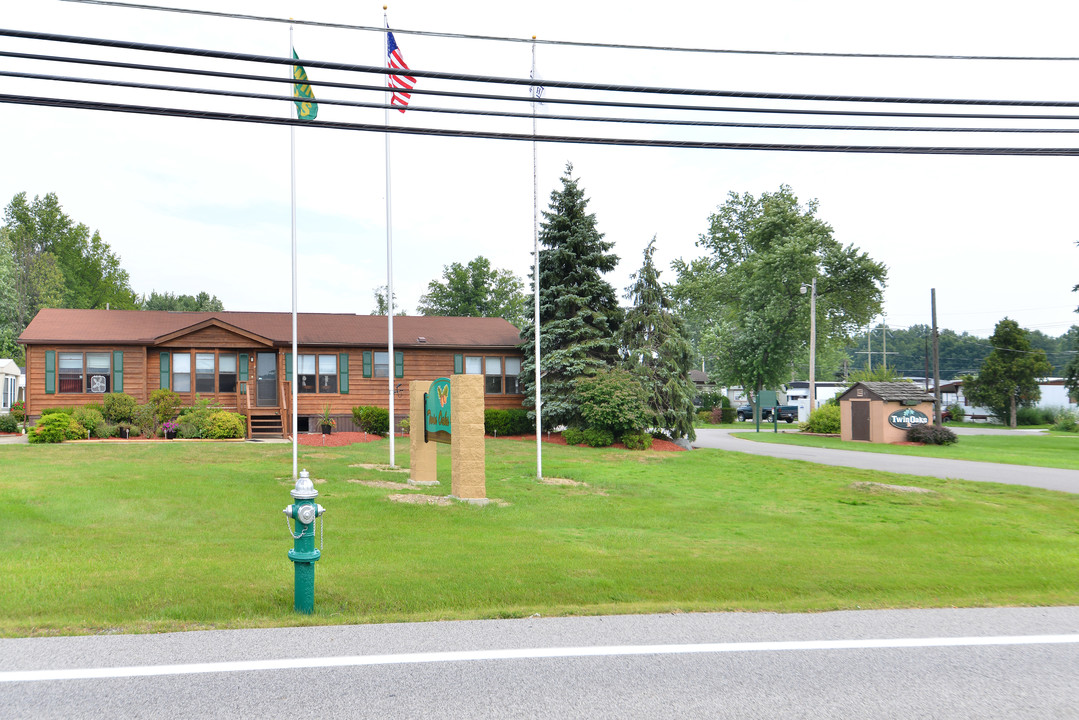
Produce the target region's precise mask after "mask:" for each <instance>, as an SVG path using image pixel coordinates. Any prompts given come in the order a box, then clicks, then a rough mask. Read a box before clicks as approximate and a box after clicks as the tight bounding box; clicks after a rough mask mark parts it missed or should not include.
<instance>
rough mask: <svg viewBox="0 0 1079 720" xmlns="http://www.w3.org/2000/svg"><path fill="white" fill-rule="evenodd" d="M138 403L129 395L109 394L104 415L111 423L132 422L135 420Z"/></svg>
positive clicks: (106, 396)
mask: <svg viewBox="0 0 1079 720" xmlns="http://www.w3.org/2000/svg"><path fill="white" fill-rule="evenodd" d="M136 407H138V403H137V402H135V398H133V397H131V396H130V395H128V394H127V393H108V394H107V395H105V404H104V408H105V409H104V411H103V412H102V415H104V416H105V419H106V420H108V421H109V422H111V423H117V424H118V423H122V422H131V421H132V420H134V419H135V408H136Z"/></svg>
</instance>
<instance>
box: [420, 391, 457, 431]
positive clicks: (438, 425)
mask: <svg viewBox="0 0 1079 720" xmlns="http://www.w3.org/2000/svg"><path fill="white" fill-rule="evenodd" d="M450 408H451V403H450V381H449V378H439V379H438V380H435V381H434V382H433V383H431V387H430V389H428V391H427V392H425V393H424V394H423V417H424V423H423V434H424V442H440V443H448V442H450Z"/></svg>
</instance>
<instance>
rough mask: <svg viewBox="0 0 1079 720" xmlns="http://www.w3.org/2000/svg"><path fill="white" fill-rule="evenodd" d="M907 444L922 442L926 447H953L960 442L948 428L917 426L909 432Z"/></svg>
mask: <svg viewBox="0 0 1079 720" xmlns="http://www.w3.org/2000/svg"><path fill="white" fill-rule="evenodd" d="M907 442H920V443H924V444H926V445H951V444H952V443H954V442H959V438H958V437H956V434H955V433H954V432H952V431H951V430H949V429H948V428H946V427H939V428H938V427H937V426H936V425H915V426H914V427H912V428H911V429H910V430H907Z"/></svg>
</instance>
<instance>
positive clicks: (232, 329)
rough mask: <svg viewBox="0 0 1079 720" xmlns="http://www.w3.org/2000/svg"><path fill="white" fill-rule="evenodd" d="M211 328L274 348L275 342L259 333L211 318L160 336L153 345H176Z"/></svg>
mask: <svg viewBox="0 0 1079 720" xmlns="http://www.w3.org/2000/svg"><path fill="white" fill-rule="evenodd" d="M210 328H217V329H219V330H222V331H224V333H227V334H230V335H233V336H239V337H240V338H243V339H244V340H249V341H251V342H254V343H256V344H258V345H265V346H266V347H273V340H270V339H269V338H267V337H263V336H262V335H259V334H257V333H253V332H250V331H248V330H244V329H243V328H238V327H236V326H235V325H231V324H229V323H227V322H224V321H222V320H218V319H217V318H209V319H207V320H203V321H202V322H198V323H195V324H194V325H191V326H189V327H186V328H181V329H180V330H176V331H174V332H170V333H166V334H164V335H160V336H158V337H157V338H155V339H154V343H153V344H154V345H165V344H170V343H171V344H175V343H174V342H173V341H176V340H180V339H181V338H186V337H189V336H191V335H197V334H206V333H203V331H204V330H207V329H210ZM217 335H218V336H220V335H221V333H218V334H217Z"/></svg>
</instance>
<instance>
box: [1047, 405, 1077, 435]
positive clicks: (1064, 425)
mask: <svg viewBox="0 0 1079 720" xmlns="http://www.w3.org/2000/svg"><path fill="white" fill-rule="evenodd" d="M1052 429H1053V430H1056V431H1057V432H1070V433H1073V432H1079V419H1077V418H1076V417H1075V413H1073V412H1071V411H1069V410H1064V411H1062V412H1061V413H1059V414H1058V415H1057V421H1056V423H1055V424H1054V425H1053V428H1052Z"/></svg>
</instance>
